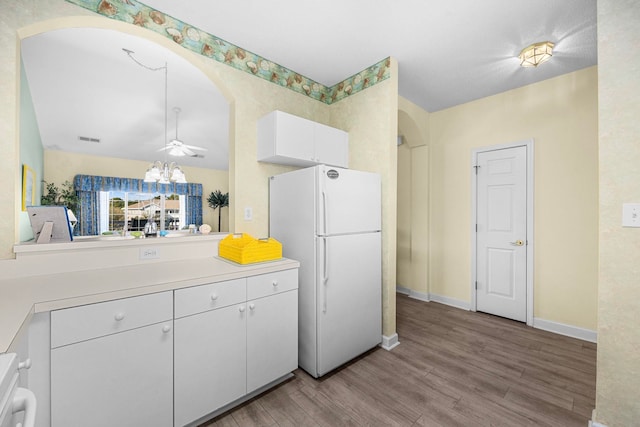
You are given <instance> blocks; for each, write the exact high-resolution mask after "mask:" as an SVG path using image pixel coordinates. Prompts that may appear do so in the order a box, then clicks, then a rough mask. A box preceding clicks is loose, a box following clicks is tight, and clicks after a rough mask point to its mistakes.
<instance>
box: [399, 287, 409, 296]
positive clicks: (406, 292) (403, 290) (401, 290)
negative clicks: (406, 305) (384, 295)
mask: <svg viewBox="0 0 640 427" xmlns="http://www.w3.org/2000/svg"><path fill="white" fill-rule="evenodd" d="M396 292H397V293H399V294H402V295H409V294H410V293H411V289H409V288H405V287H403V286H400V285H396Z"/></svg>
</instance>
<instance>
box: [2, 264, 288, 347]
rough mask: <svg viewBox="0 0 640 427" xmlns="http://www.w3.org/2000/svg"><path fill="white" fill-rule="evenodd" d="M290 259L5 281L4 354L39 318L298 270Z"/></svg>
mask: <svg viewBox="0 0 640 427" xmlns="http://www.w3.org/2000/svg"><path fill="white" fill-rule="evenodd" d="M299 266H300V263H299V262H297V261H293V260H289V259H284V258H283V259H281V260H277V261H269V262H263V263H256V264H249V265H239V264H235V263H233V262H231V261H227V260H224V259H221V258H218V257H217V256H216V257H209V258H197V259H188V260H178V261H168V262H162V263H154V264H137V265H125V266H119V267H110V268H103V269H91V270H85V271H74V272H64V273H55V274H48V275H37V276H27V277H21V278H13V279H5V280H0V296H1V297H0V353H4V352H7V351H8V350H9V348H10V347H11V344H12V342H13V340H14V339H15V338H16V336H17V335H18V332H19V331H20V329H21V328H22V327H23V325H26V324H28V322H29V320H30V318H31V315H32V314H33V313H39V312H45V311H50V310H56V309H61V308H68V307H73V306H77V305H82V304H91V303H97V302H102V301H108V300H112V299H118V298H125V297H131V296H138V295H144V294H150V293H154V292H162V291H167V290H173V289H180V288H184V287H188V286H196V285H201V284H205V283H212V282H220V281H224V280H231V279H236V278H240V277H246V276H252V275H257V274H266V273H271V272H274V271H279V270H286V269H290V268H298V267H299Z"/></svg>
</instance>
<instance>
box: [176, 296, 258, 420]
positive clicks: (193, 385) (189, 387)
mask: <svg viewBox="0 0 640 427" xmlns="http://www.w3.org/2000/svg"><path fill="white" fill-rule="evenodd" d="M244 309H245V304H244V303H243V304H238V305H233V306H229V307H224V308H220V309H217V310H212V311H207V312H204V313H200V314H196V315H193V316H189V317H184V318H182V319H177V320H176V321H175V334H174V335H175V356H174V357H175V368H174V369H175V425H176V427H178V426H183V425H185V424H187V423H189V422H192V421H195V420H197V419H199V418H201V417H203V416H205V415H207V414H209V413H211V412H213V411H215V410H216V409H218V408H220V407H222V406H224V405H226V404H228V403H230V402H233V401H234V400H236V399H238V398H240V397H242V396H243V395H244V394H245V391H246V360H247V359H246V354H247V351H246V313H245V311H244Z"/></svg>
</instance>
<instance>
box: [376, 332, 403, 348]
mask: <svg viewBox="0 0 640 427" xmlns="http://www.w3.org/2000/svg"><path fill="white" fill-rule="evenodd" d="M399 345H400V341H399V340H398V334H393V335H391V336H390V337H388V336H385V335H383V336H382V344H380V347H382V348H384V349H385V350H387V351H391V350H393V349H394V348H396V347H397V346H399Z"/></svg>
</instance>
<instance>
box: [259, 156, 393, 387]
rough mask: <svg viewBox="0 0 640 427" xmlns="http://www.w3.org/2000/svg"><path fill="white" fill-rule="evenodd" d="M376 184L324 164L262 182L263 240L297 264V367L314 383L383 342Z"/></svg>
mask: <svg viewBox="0 0 640 427" xmlns="http://www.w3.org/2000/svg"><path fill="white" fill-rule="evenodd" d="M380 185H381V184H380V175H378V174H376V173H370V172H361V171H355V170H350V169H341V168H337V167H330V166H325V165H319V166H315V167H311V168H307V169H299V170H296V171H293V172H288V173H284V174H281V175H275V176H272V177H271V178H270V181H269V226H270V235H271V237H274V238H275V239H277V240H278V241H280V242H281V243H282V253H283V256H285V257H287V258H291V259H295V260H298V261H300V272H299V290H298V295H299V305H298V346H299V347H298V363H299V365H300V367H301V368H302V369H304V370H305V371H307V372H308V373H309V374H311V375H313V376H314V377H316V378H317V377H320V376H322V375H324V374H326V373H328V372H330V371H331V370H333V369H335V368H337V367H339V366H340V365H342V364H344V363H345V362H348V361H349V360H351V359H353V358H354V357H356V356H358V355H360V354H362V353H364V352H366V351H367V350H369V349H371V348H373V347H375V346H376V345H378V344H379V343H380V342H381V340H382V289H381V288H382V267H381V263H382V252H381V209H382V205H381V196H380V189H381V188H380Z"/></svg>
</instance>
